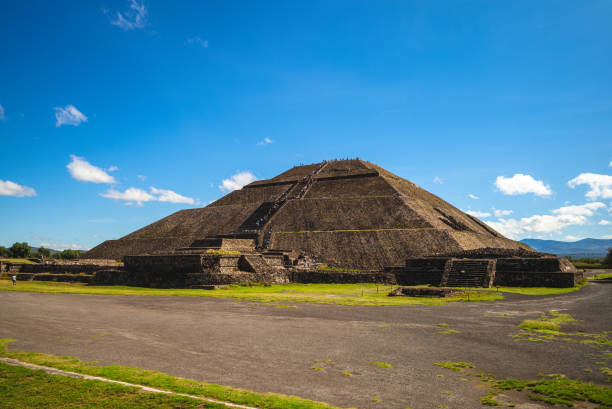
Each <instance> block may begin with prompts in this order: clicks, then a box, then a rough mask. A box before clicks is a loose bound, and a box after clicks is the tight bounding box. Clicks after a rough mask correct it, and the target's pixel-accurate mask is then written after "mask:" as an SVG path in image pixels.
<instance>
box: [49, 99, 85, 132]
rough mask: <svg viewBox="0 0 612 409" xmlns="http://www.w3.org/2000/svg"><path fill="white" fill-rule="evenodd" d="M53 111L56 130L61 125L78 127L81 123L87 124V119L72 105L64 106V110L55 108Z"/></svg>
mask: <svg viewBox="0 0 612 409" xmlns="http://www.w3.org/2000/svg"><path fill="white" fill-rule="evenodd" d="M54 109H55V127H56V128H59V127H60V126H62V125H73V126H79V125H81V123H83V122H87V117H86V116H85V115H83V113H82V112H81V111H79V110H78V109H76V107H75V106H74V105H66V106H65V107H64V108H60V107H55V108H54Z"/></svg>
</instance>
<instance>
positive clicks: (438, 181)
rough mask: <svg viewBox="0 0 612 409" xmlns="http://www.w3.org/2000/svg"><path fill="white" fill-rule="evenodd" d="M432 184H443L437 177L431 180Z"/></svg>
mask: <svg viewBox="0 0 612 409" xmlns="http://www.w3.org/2000/svg"><path fill="white" fill-rule="evenodd" d="M433 182H434V183H439V184H443V183H444V181H443V180H442V178H440V177H439V176H436V177H435V178H433Z"/></svg>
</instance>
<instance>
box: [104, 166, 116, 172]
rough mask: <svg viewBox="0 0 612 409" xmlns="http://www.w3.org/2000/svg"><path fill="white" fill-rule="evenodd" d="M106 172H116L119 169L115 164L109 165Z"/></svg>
mask: <svg viewBox="0 0 612 409" xmlns="http://www.w3.org/2000/svg"><path fill="white" fill-rule="evenodd" d="M106 170H107V171H108V172H116V171H118V170H119V168H118V167H117V166H111V167H110V168H108V169H106Z"/></svg>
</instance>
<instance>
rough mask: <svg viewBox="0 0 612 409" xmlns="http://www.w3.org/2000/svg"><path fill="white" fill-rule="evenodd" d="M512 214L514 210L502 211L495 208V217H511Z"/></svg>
mask: <svg viewBox="0 0 612 409" xmlns="http://www.w3.org/2000/svg"><path fill="white" fill-rule="evenodd" d="M512 213H514V212H513V211H512V210H502V209H495V208H493V214H494V215H495V217H504V216H510V215H511V214H512Z"/></svg>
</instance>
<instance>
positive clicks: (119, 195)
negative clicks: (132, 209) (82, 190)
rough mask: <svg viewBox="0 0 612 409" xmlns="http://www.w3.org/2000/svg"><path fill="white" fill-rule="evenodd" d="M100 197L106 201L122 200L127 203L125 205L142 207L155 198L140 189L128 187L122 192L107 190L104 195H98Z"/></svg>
mask: <svg viewBox="0 0 612 409" xmlns="http://www.w3.org/2000/svg"><path fill="white" fill-rule="evenodd" d="M100 196H102V197H105V198H107V199H115V200H123V201H126V202H128V203H127V204H128V205H129V204H137V205H138V206H142V204H143V203H144V202H150V201H152V200H155V197H154V196H153V195H151V194H149V193H147V192H146V191H144V190H142V189H137V188H135V187H130V188H128V189H126V190H125V191H123V192H120V191H118V190H115V189H108V190H107V191H106V192H104V193H100Z"/></svg>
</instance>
